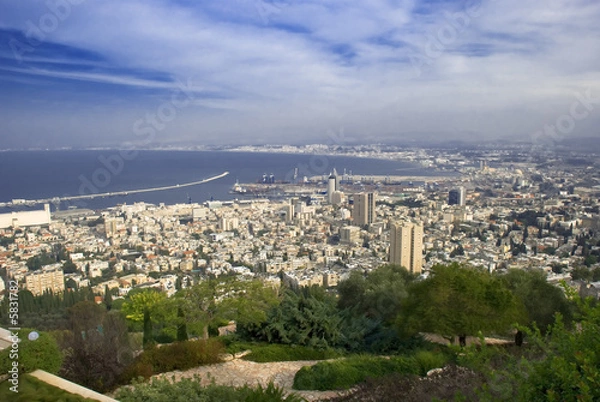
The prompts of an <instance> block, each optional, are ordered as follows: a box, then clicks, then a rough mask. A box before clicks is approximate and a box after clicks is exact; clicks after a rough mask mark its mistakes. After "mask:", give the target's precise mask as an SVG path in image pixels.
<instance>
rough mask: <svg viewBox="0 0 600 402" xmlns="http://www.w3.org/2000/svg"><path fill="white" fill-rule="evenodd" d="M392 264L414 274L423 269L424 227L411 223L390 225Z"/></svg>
mask: <svg viewBox="0 0 600 402" xmlns="http://www.w3.org/2000/svg"><path fill="white" fill-rule="evenodd" d="M390 263H391V264H396V265H400V266H403V267H404V268H406V269H407V270H408V271H409V272H411V273H413V274H419V273H421V268H422V267H423V226H422V225H418V224H414V223H410V222H393V223H392V224H391V225H390Z"/></svg>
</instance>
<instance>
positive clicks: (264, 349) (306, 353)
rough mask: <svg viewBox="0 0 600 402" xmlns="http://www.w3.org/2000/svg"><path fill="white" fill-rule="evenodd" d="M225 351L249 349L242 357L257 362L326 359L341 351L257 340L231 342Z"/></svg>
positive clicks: (336, 356) (232, 351)
mask: <svg viewBox="0 0 600 402" xmlns="http://www.w3.org/2000/svg"><path fill="white" fill-rule="evenodd" d="M226 350H227V353H232V354H233V353H239V352H242V351H244V350H250V351H252V353H250V354H249V355H246V356H244V357H243V359H244V360H249V361H253V362H257V363H268V362H283V361H298V360H327V359H336V358H338V357H342V356H343V353H341V352H339V351H337V350H334V349H326V350H319V349H313V348H309V347H306V346H298V345H282V344H275V343H273V344H271V343H257V342H235V341H234V342H231V343H230V344H229V345H227V346H226Z"/></svg>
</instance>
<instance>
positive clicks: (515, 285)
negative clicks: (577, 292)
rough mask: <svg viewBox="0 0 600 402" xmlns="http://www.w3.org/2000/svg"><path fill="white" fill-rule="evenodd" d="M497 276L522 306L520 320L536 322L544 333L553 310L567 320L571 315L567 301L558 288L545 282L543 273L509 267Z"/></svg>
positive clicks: (553, 319)
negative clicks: (523, 313) (523, 312)
mask: <svg viewBox="0 0 600 402" xmlns="http://www.w3.org/2000/svg"><path fill="white" fill-rule="evenodd" d="M499 278H500V280H501V281H502V282H503V283H504V284H505V285H506V286H507V287H508V289H510V291H511V292H512V293H513V294H514V295H515V297H517V299H518V300H519V301H520V303H521V304H522V305H523V307H524V309H525V313H526V314H525V315H524V316H522V317H521V318H522V321H521V322H520V323H521V324H525V325H527V326H537V327H538V328H539V329H540V330H541V332H542V333H545V332H546V330H547V329H548V328H549V327H550V326H551V325H552V324H554V322H555V315H556V314H557V313H559V314H561V316H562V317H563V320H564V321H565V322H566V323H567V324H570V322H571V320H572V318H573V312H572V306H571V304H570V302H569V301H568V300H567V298H566V297H565V294H564V292H563V291H562V290H561V289H559V288H557V287H556V286H553V285H551V284H550V283H548V281H547V280H546V277H545V275H544V273H542V272H538V271H524V270H520V269H511V270H509V271H508V272H507V273H506V274H505V275H501V276H500V277H499Z"/></svg>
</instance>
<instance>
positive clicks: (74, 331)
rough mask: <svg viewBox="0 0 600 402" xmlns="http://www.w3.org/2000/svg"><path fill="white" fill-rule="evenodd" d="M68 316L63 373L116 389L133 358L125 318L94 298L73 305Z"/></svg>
mask: <svg viewBox="0 0 600 402" xmlns="http://www.w3.org/2000/svg"><path fill="white" fill-rule="evenodd" d="M68 319H69V330H70V335H69V336H68V337H67V338H66V339H65V341H64V342H65V345H64V349H65V362H64V364H63V367H62V369H61V374H62V375H63V376H64V377H65V378H67V379H70V380H71V381H74V382H76V383H78V384H81V385H84V386H86V387H89V388H92V389H95V390H97V391H99V392H106V391H108V390H110V389H112V388H113V387H114V386H115V385H116V384H117V381H118V378H119V376H120V375H121V373H122V372H123V371H124V369H125V368H126V367H127V366H128V365H129V364H130V363H131V362H132V361H133V353H132V350H131V348H130V343H129V338H128V333H127V324H126V323H125V321H124V319H123V318H122V316H121V315H120V313H118V312H106V310H105V309H103V308H102V307H101V306H99V305H97V304H96V303H94V302H91V301H83V302H79V303H77V304H76V305H74V306H73V307H71V308H69V310H68Z"/></svg>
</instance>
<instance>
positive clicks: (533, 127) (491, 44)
mask: <svg viewBox="0 0 600 402" xmlns="http://www.w3.org/2000/svg"><path fill="white" fill-rule="evenodd" d="M0 15H1V16H2V17H1V18H0V121H1V122H2V124H1V126H0V149H32V148H39V149H46V148H49V149H56V148H61V147H75V148H82V147H98V146H111V147H121V148H127V147H136V148H148V147H159V146H165V145H175V146H195V145H204V144H269V143H282V144H290V143H293V144H297V143H306V142H311V143H312V142H319V143H332V144H340V145H344V144H349V143H350V144H354V143H357V142H362V143H365V142H386V143H410V142H413V141H419V142H431V143H437V142H443V141H455V140H462V141H472V142H478V141H481V140H485V139H505V140H506V141H514V140H519V141H529V142H533V143H538V142H542V143H545V142H547V141H549V140H550V141H557V140H565V139H567V140H568V139H569V138H571V137H573V136H578V137H598V136H599V133H598V130H597V127H598V123H599V122H600V112H599V109H600V72H599V68H600V26H599V25H598V21H600V2H598V1H595V0H582V1H572V0H551V1H526V2H523V1H517V0H502V1H494V0H473V1H461V0H443V1H429V0H388V1H377V2H374V1H367V2H365V1H359V0H352V1H345V2H339V1H333V0H326V1H323V0H318V1H317V0H304V1H290V0H286V1H280V0H272V1H266V0H225V1H218V2H192V1H181V0H156V1H150V2H149V1H144V0H125V1H123V0H106V1H102V2H98V1H82V0H50V1H42V0H20V1H4V2H2V3H0ZM2 173H4V172H2Z"/></svg>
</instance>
